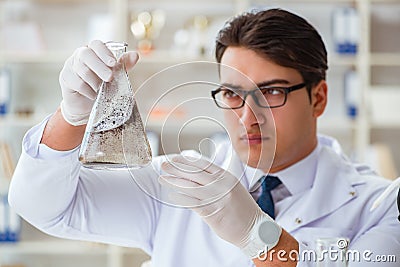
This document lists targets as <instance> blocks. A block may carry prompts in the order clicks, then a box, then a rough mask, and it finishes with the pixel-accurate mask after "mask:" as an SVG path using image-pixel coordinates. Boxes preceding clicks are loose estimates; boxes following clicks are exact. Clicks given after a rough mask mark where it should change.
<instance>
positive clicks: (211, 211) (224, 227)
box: [159, 155, 281, 258]
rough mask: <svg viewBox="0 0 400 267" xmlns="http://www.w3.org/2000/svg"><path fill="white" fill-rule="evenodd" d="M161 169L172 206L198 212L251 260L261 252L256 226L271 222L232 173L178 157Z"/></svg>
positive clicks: (162, 179) (216, 231)
mask: <svg viewBox="0 0 400 267" xmlns="http://www.w3.org/2000/svg"><path fill="white" fill-rule="evenodd" d="M162 169H163V170H164V171H165V172H167V173H168V174H169V175H162V176H160V178H159V182H160V183H161V184H162V185H163V186H167V187H169V188H171V189H172V192H171V193H170V194H169V199H170V200H171V201H172V203H173V204H175V205H178V206H182V207H187V208H190V209H192V210H193V211H195V212H196V213H198V214H199V215H200V216H201V217H202V219H203V220H204V221H205V222H206V223H207V224H208V225H209V226H210V227H211V229H212V230H213V231H214V232H215V233H216V234H217V235H218V236H219V237H221V238H222V239H224V240H226V241H228V242H230V243H232V244H234V245H236V246H237V247H239V248H241V249H242V250H243V252H244V253H245V254H246V255H248V256H249V257H250V258H255V257H256V256H258V254H259V253H260V251H261V250H263V249H264V245H263V244H260V242H259V241H257V240H258V239H257V237H256V235H257V233H258V225H259V224H260V223H261V222H262V221H264V220H270V221H272V222H274V221H273V220H272V219H271V217H269V216H268V215H267V214H266V213H264V212H263V211H262V210H261V209H260V208H259V206H258V205H257V203H256V202H255V200H254V199H253V197H252V196H251V195H250V193H249V192H248V191H247V190H246V189H245V188H244V187H243V185H242V184H241V183H240V181H239V180H238V179H237V178H236V177H234V176H233V175H232V174H231V173H229V172H228V171H226V170H224V169H222V168H220V167H218V166H216V165H214V164H212V163H210V162H209V161H207V160H205V159H195V158H189V157H185V156H181V155H180V156H176V157H174V158H173V159H172V160H171V162H164V163H163V164H162ZM274 224H275V222H274ZM279 229H281V228H280V227H279ZM275 245H276V244H275ZM270 248H272V247H270Z"/></svg>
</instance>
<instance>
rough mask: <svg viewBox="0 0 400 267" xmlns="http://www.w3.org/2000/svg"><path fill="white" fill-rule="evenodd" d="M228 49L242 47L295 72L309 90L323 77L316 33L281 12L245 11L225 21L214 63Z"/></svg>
mask: <svg viewBox="0 0 400 267" xmlns="http://www.w3.org/2000/svg"><path fill="white" fill-rule="evenodd" d="M228 46H234V47H244V48H247V49H250V50H252V51H254V52H256V53H257V54H259V55H261V56H263V57H265V58H266V59H268V60H271V61H273V62H274V63H276V64H278V65H280V66H284V67H288V68H293V69H296V70H297V71H299V72H300V74H301V76H302V77H303V79H304V82H305V83H306V84H307V90H308V92H309V94H310V90H311V87H312V86H313V85H315V84H317V83H318V82H319V81H321V80H325V78H326V70H327V69H328V60H327V52H326V48H325V45H324V42H323V41H322V38H321V36H320V35H319V33H318V32H317V30H316V29H315V28H314V27H313V26H312V25H311V24H310V23H308V22H307V21H306V20H305V19H303V18H302V17H299V16H297V15H295V14H293V13H290V12H288V11H285V10H282V9H268V10H261V11H255V12H246V13H243V14H241V15H239V16H236V17H234V18H233V19H231V20H230V21H228V22H227V23H226V25H225V27H224V28H223V29H221V30H220V32H219V34H218V36H217V40H216V50H215V56H216V60H217V62H218V63H220V62H221V58H222V56H223V54H224V52H225V50H226V48H227V47H228Z"/></svg>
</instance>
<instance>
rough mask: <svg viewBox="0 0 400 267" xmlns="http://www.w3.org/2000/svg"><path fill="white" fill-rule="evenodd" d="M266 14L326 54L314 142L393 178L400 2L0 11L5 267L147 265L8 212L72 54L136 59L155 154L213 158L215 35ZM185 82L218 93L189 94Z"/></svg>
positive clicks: (80, 3) (398, 154) (24, 5)
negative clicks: (29, 136)
mask: <svg viewBox="0 0 400 267" xmlns="http://www.w3.org/2000/svg"><path fill="white" fill-rule="evenodd" d="M271 7H281V8H284V9H287V10H290V11H293V12H295V13H297V14H299V15H301V16H302V17H304V18H306V19H307V20H308V21H309V22H311V24H312V25H314V26H315V27H316V29H317V30H318V31H319V32H320V33H321V35H322V38H323V40H324V42H325V44H326V47H327V49H328V55H329V57H328V63H329V70H328V73H327V82H328V86H329V98H328V107H327V110H326V112H325V114H324V115H323V116H322V117H321V118H320V119H319V125H318V127H319V132H320V133H321V134H327V135H331V136H333V137H335V138H337V139H338V140H339V141H340V142H341V144H342V146H343V148H344V150H345V151H346V153H347V154H348V155H349V157H351V158H352V159H353V160H354V161H360V162H367V163H368V164H370V165H371V166H372V167H373V168H374V169H375V170H376V171H377V172H379V173H380V174H381V175H382V176H384V177H386V178H388V179H395V178H396V177H397V176H398V175H399V170H400V0H332V1H329V0H286V1H285V0H280V1H267V0H265V1H261V0H218V1H215V0H202V1H198V0H0V267H6V266H7V267H37V266H43V267H50V266H57V267H67V266H74V267H94V266H96V267H128V266H129V267H136V266H146V261H147V260H148V259H149V256H148V255H146V254H144V253H143V252H142V251H141V250H139V249H135V248H122V247H117V246H112V245H106V244H98V243H91V242H81V241H70V240H63V239H57V238H54V237H50V236H47V235H45V234H44V233H41V232H40V231H38V230H36V229H34V228H33V227H32V226H30V225H29V224H28V223H26V222H25V221H24V220H23V219H21V218H20V217H18V216H17V215H16V214H15V213H13V211H12V209H10V207H9V206H8V204H7V190H8V185H9V181H10V179H11V177H12V173H13V169H14V167H15V164H16V161H17V159H18V157H19V154H20V152H21V140H22V138H23V136H24V133H25V132H26V131H27V130H28V129H29V128H30V127H32V126H33V125H35V124H36V123H38V122H40V121H41V120H42V119H43V118H45V117H46V116H47V115H49V114H51V113H52V112H54V111H55V110H56V108H57V107H58V105H59V103H60V101H61V90H60V88H59V84H58V76H59V72H60V70H61V69H62V66H63V64H64V62H65V60H66V59H67V58H68V57H69V56H70V55H72V53H73V51H74V50H75V49H76V48H78V47H80V46H84V45H86V44H88V43H89V42H90V40H94V39H100V40H102V41H109V40H114V41H123V42H126V43H127V44H128V49H129V50H137V51H139V53H140V60H139V63H138V64H137V65H136V66H135V68H134V69H133V70H132V71H131V72H130V73H129V79H130V81H131V84H132V87H133V89H134V91H135V92H136V94H135V97H136V101H137V103H138V106H139V110H140V114H141V116H142V120H143V123H144V126H145V130H146V132H147V134H148V137H149V140H150V145H151V147H152V150H153V155H161V154H165V153H176V152H179V151H181V150H184V149H195V150H197V151H201V153H203V154H207V155H211V154H212V152H213V149H214V148H215V146H214V144H216V143H218V142H220V141H221V140H223V139H224V138H226V136H225V134H224V127H223V125H222V117H221V112H220V111H219V110H218V109H217V107H216V106H215V104H214V102H213V101H212V99H211V97H210V91H211V90H213V89H215V88H213V84H212V82H215V83H217V82H218V73H217V66H216V65H215V64H213V63H212V62H214V58H213V51H214V40H215V37H216V34H217V32H218V30H219V29H220V28H221V27H223V25H224V23H225V21H226V20H227V19H229V18H230V17H232V16H234V15H235V14H238V13H240V12H243V11H246V10H252V9H265V8H271ZM189 80H191V81H211V83H196V84H190V85H182V84H184V83H185V81H189ZM32 179H34V177H32ZM127 204H129V203H127Z"/></svg>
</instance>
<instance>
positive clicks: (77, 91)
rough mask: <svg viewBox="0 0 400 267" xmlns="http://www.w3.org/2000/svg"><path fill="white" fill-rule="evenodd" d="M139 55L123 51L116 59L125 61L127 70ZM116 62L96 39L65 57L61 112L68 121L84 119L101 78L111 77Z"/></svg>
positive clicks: (108, 78)
mask: <svg viewBox="0 0 400 267" xmlns="http://www.w3.org/2000/svg"><path fill="white" fill-rule="evenodd" d="M138 58H139V57H138V54H137V53H136V52H126V53H125V54H124V55H123V56H122V57H121V59H120V62H119V63H125V67H126V71H129V70H130V69H132V68H133V66H134V65H135V64H136V62H137V60H138ZM116 64H117V62H116V60H115V57H114V56H113V54H112V52H111V51H110V50H109V49H108V48H107V47H106V46H105V44H104V43H103V42H101V41H99V40H95V41H92V42H91V43H90V44H89V45H88V46H85V47H80V48H78V49H76V50H75V52H74V53H73V54H72V56H71V57H69V58H68V59H67V60H66V61H65V64H64V67H63V69H62V70H61V72H60V76H59V82H60V86H61V93H62V97H63V100H62V101H61V113H62V115H63V117H64V119H65V120H66V121H67V122H68V123H69V124H71V125H74V126H78V125H83V124H86V123H87V121H88V119H89V115H90V111H91V110H92V106H93V104H94V101H95V99H96V96H97V91H98V89H99V88H100V85H101V83H102V82H103V81H106V82H109V81H111V80H112V78H113V73H112V67H113V66H115V65H116Z"/></svg>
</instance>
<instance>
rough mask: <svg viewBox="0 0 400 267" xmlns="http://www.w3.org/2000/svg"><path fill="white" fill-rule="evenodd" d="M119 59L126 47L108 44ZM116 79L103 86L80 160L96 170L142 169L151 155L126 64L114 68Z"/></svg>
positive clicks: (84, 139) (113, 43)
mask: <svg viewBox="0 0 400 267" xmlns="http://www.w3.org/2000/svg"><path fill="white" fill-rule="evenodd" d="M106 45H107V47H108V48H109V49H110V50H111V51H112V52H113V54H114V56H115V57H116V59H117V60H118V58H119V57H120V56H121V55H122V54H123V52H125V51H126V44H124V43H115V42H112V43H106ZM113 72H114V78H113V80H112V81H110V82H103V84H102V86H101V88H100V90H99V93H98V96H97V99H96V101H95V104H94V106H93V109H92V111H91V114H90V117H89V121H88V124H87V126H86V131H85V135H84V138H83V141H82V145H81V149H80V153H79V160H80V162H81V163H82V165H83V166H84V167H87V168H93V169H125V168H139V167H142V166H146V165H147V164H149V163H150V162H151V159H152V155H151V149H150V144H149V142H148V139H147V136H146V133H145V130H144V126H143V123H142V119H141V117H140V114H139V110H138V107H137V103H136V101H135V98H134V94H133V90H132V87H131V84H130V81H129V77H128V75H127V73H126V71H125V67H124V65H123V64H120V63H119V64H117V65H116V66H115V67H114V68H113Z"/></svg>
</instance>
